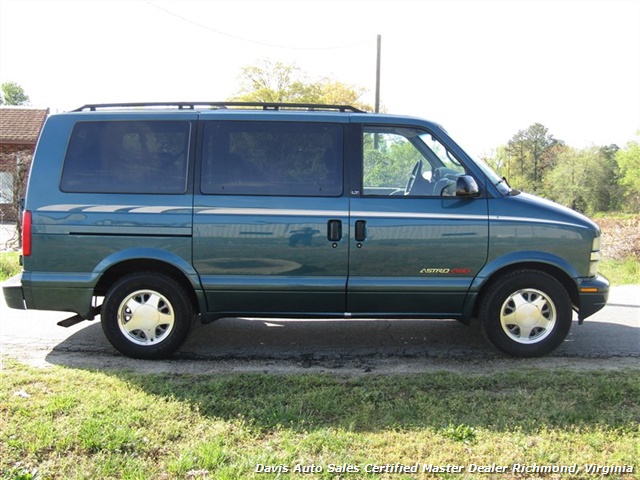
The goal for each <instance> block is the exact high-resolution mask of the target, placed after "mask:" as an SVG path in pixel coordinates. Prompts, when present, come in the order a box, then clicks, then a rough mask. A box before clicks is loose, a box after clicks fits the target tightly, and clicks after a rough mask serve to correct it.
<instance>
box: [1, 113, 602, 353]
mask: <svg viewBox="0 0 640 480" xmlns="http://www.w3.org/2000/svg"><path fill="white" fill-rule="evenodd" d="M22 234H23V241H22V244H23V253H22V261H23V272H22V273H20V274H19V275H18V276H16V277H14V278H12V279H10V280H9V281H7V282H6V283H5V284H4V285H3V292H4V296H5V299H6V301H7V304H8V305H9V306H10V307H12V308H18V309H36V310H58V311H68V312H73V313H75V314H76V315H74V317H71V318H70V319H68V320H66V321H63V322H61V323H63V324H67V325H68V324H70V323H74V322H77V321H80V320H82V319H93V318H95V317H96V316H98V315H99V316H100V317H101V323H102V327H103V330H104V333H105V335H106V337H107V338H108V340H109V341H110V342H111V344H112V345H113V346H114V347H115V348H116V349H117V350H119V351H120V352H121V353H122V354H124V355H128V356H131V357H136V358H166V357H168V356H170V355H171V354H173V353H174V352H175V351H176V350H177V349H178V348H179V347H180V345H181V344H182V343H183V342H184V341H185V339H186V338H187V336H188V335H189V332H190V330H191V328H192V325H193V324H194V322H195V321H196V320H197V321H201V322H203V323H209V322H212V321H214V320H216V319H218V318H222V317H230V316H233V317H239V316H251V317H293V318H319V317H322V318H346V319H350V318H385V317H386V318H403V317H404V318H425V319H430V318H447V319H457V320H459V321H461V322H463V323H467V324H468V323H469V322H471V321H472V320H475V319H478V321H480V322H481V324H482V326H483V331H484V332H485V334H486V337H487V338H488V339H489V340H490V341H491V342H492V343H493V344H494V345H495V346H496V347H498V348H499V349H501V350H502V351H503V352H505V353H507V354H509V355H512V356H517V357H533V356H539V355H544V354H546V353H548V352H550V351H551V350H553V349H554V348H556V347H557V346H558V345H560V344H561V343H562V342H563V340H564V339H565V337H566V335H567V333H568V332H569V328H570V326H571V323H572V317H573V311H575V312H577V319H578V322H579V323H582V321H583V320H584V319H585V318H587V317H589V316H590V315H592V314H593V313H595V312H596V311H598V310H600V309H601V308H602V307H604V305H605V303H606V301H607V297H608V292H609V283H608V281H607V280H606V279H605V278H603V277H601V276H599V275H598V273H597V269H598V261H599V258H600V238H601V237H600V229H599V228H598V226H597V225H596V224H595V223H593V222H592V221H591V220H589V219H587V218H586V217H584V216H583V215H581V214H579V213H576V212H574V211H572V210H570V209H568V208H565V207H562V206H560V205H557V204H555V203H552V202H550V201H547V200H543V199H541V198H538V197H535V196H532V195H529V194H526V193H523V192H520V191H517V190H514V189H512V188H510V186H509V185H508V183H507V182H506V181H505V180H504V179H502V178H500V177H498V176H497V175H496V173H494V172H493V171H492V170H491V169H490V168H489V167H488V166H487V165H486V164H484V163H483V162H482V161H479V160H476V159H473V158H472V157H471V156H469V155H468V154H467V153H466V152H465V151H463V150H462V149H461V148H460V147H459V146H458V145H457V144H456V142H455V141H454V140H452V139H451V138H450V137H449V135H448V134H447V132H446V131H445V130H444V129H443V128H442V127H441V126H439V125H438V124H436V123H432V122H429V121H426V120H422V119H418V118H411V117H406V116H397V115H386V114H373V113H365V112H362V111H359V110H357V109H355V108H352V107H348V106H339V105H338V106H335V105H306V104H268V103H259V104H253V103H229V102H225V103H223V102H177V103H167V104H156V103H145V104H117V105H115V104H108V105H86V106H83V107H81V108H79V109H77V110H75V111H72V112H68V113H62V114H57V115H52V116H50V117H49V118H48V119H47V121H46V123H45V125H44V127H43V130H42V133H41V135H40V139H39V141H38V145H37V148H36V152H35V154H34V158H33V163H32V167H31V172H30V175H29V182H28V187H27V195H26V199H25V206H24V219H23V232H22ZM65 322H66V323H65Z"/></svg>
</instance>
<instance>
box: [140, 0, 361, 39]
mask: <svg viewBox="0 0 640 480" xmlns="http://www.w3.org/2000/svg"><path fill="white" fill-rule="evenodd" d="M147 4H148V5H151V6H152V7H154V8H157V9H158V10H160V11H162V12H164V13H166V14H167V15H171V16H172V17H175V18H178V19H180V20H182V21H183V22H186V23H190V24H191V25H195V26H196V27H199V28H202V29H204V30H208V31H209V32H213V33H215V34H217V35H222V36H225V37H228V38H231V39H233V40H238V41H241V42H246V43H252V44H254V45H261V46H263V47H271V48H280V49H284V50H340V49H343V48H353V47H357V46H360V45H365V44H368V43H371V41H370V40H363V41H360V42H355V43H352V44H346V45H333V46H329V47H300V46H291V45H278V44H274V43H267V42H260V41H258V40H253V39H250V38H245V37H241V36H239V35H233V34H231V33H228V32H223V31H222V30H217V29H215V28H212V27H209V26H208V25H204V24H202V23H200V22H196V21H195V20H191V19H189V18H186V17H183V16H182V15H180V14H178V13H175V12H172V11H171V10H167V9H166V8H164V7H161V6H160V5H157V4H155V3H153V2H151V1H150V0H147Z"/></svg>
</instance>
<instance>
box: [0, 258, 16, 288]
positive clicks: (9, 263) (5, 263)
mask: <svg viewBox="0 0 640 480" xmlns="http://www.w3.org/2000/svg"><path fill="white" fill-rule="evenodd" d="M19 261H20V254H19V253H18V252H0V282H3V281H5V280H6V279H7V278H11V277H13V276H14V275H17V274H18V273H20V264H19Z"/></svg>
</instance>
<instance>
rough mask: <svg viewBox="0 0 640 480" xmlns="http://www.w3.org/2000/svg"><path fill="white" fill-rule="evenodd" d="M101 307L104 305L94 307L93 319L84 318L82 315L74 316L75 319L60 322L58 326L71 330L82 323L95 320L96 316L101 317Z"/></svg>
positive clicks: (92, 310)
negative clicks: (70, 328)
mask: <svg viewBox="0 0 640 480" xmlns="http://www.w3.org/2000/svg"><path fill="white" fill-rule="evenodd" d="M101 307H102V305H100V306H99V307H93V308H92V309H91V318H84V317H83V316H82V315H74V316H73V317H69V318H67V319H65V320H60V321H59V322H58V325H60V326H61V327H65V328H69V327H73V326H74V325H76V324H78V323H80V322H84V321H85V320H93V319H94V318H96V315H100V309H101Z"/></svg>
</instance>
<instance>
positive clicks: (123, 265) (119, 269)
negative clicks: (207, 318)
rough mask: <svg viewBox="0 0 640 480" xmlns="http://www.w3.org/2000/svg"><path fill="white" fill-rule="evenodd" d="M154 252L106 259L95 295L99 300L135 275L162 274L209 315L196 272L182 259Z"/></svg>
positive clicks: (201, 310) (196, 306) (122, 254)
mask: <svg viewBox="0 0 640 480" xmlns="http://www.w3.org/2000/svg"><path fill="white" fill-rule="evenodd" d="M154 253H155V252H146V251H145V252H144V254H143V252H128V254H125V252H118V254H117V257H113V258H108V259H105V260H104V261H103V262H101V263H100V265H98V268H97V270H99V271H100V273H99V274H98V281H97V283H96V285H95V287H94V295H95V296H97V297H100V296H104V295H105V294H106V293H107V291H108V290H109V288H110V287H111V286H112V285H113V284H114V283H115V282H116V281H118V280H119V279H120V278H122V277H124V276H126V275H129V274H131V273H135V272H150V273H159V274H162V275H165V276H168V277H170V278H172V279H174V280H175V281H176V282H178V283H179V284H180V286H181V287H182V288H184V290H185V292H187V294H188V295H189V299H190V300H191V303H192V304H193V308H194V311H195V312H196V313H197V314H199V313H205V312H206V303H205V299H204V295H203V294H202V290H201V289H200V285H199V277H198V275H197V273H196V272H195V270H193V269H192V268H191V266H190V265H189V264H188V263H187V262H186V261H185V260H184V259H182V258H180V257H176V258H175V259H174V258H164V257H166V252H162V255H155V254H154ZM171 257H173V255H171ZM185 266H186V267H187V268H185ZM100 267H101V268H100ZM185 270H186V271H185Z"/></svg>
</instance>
